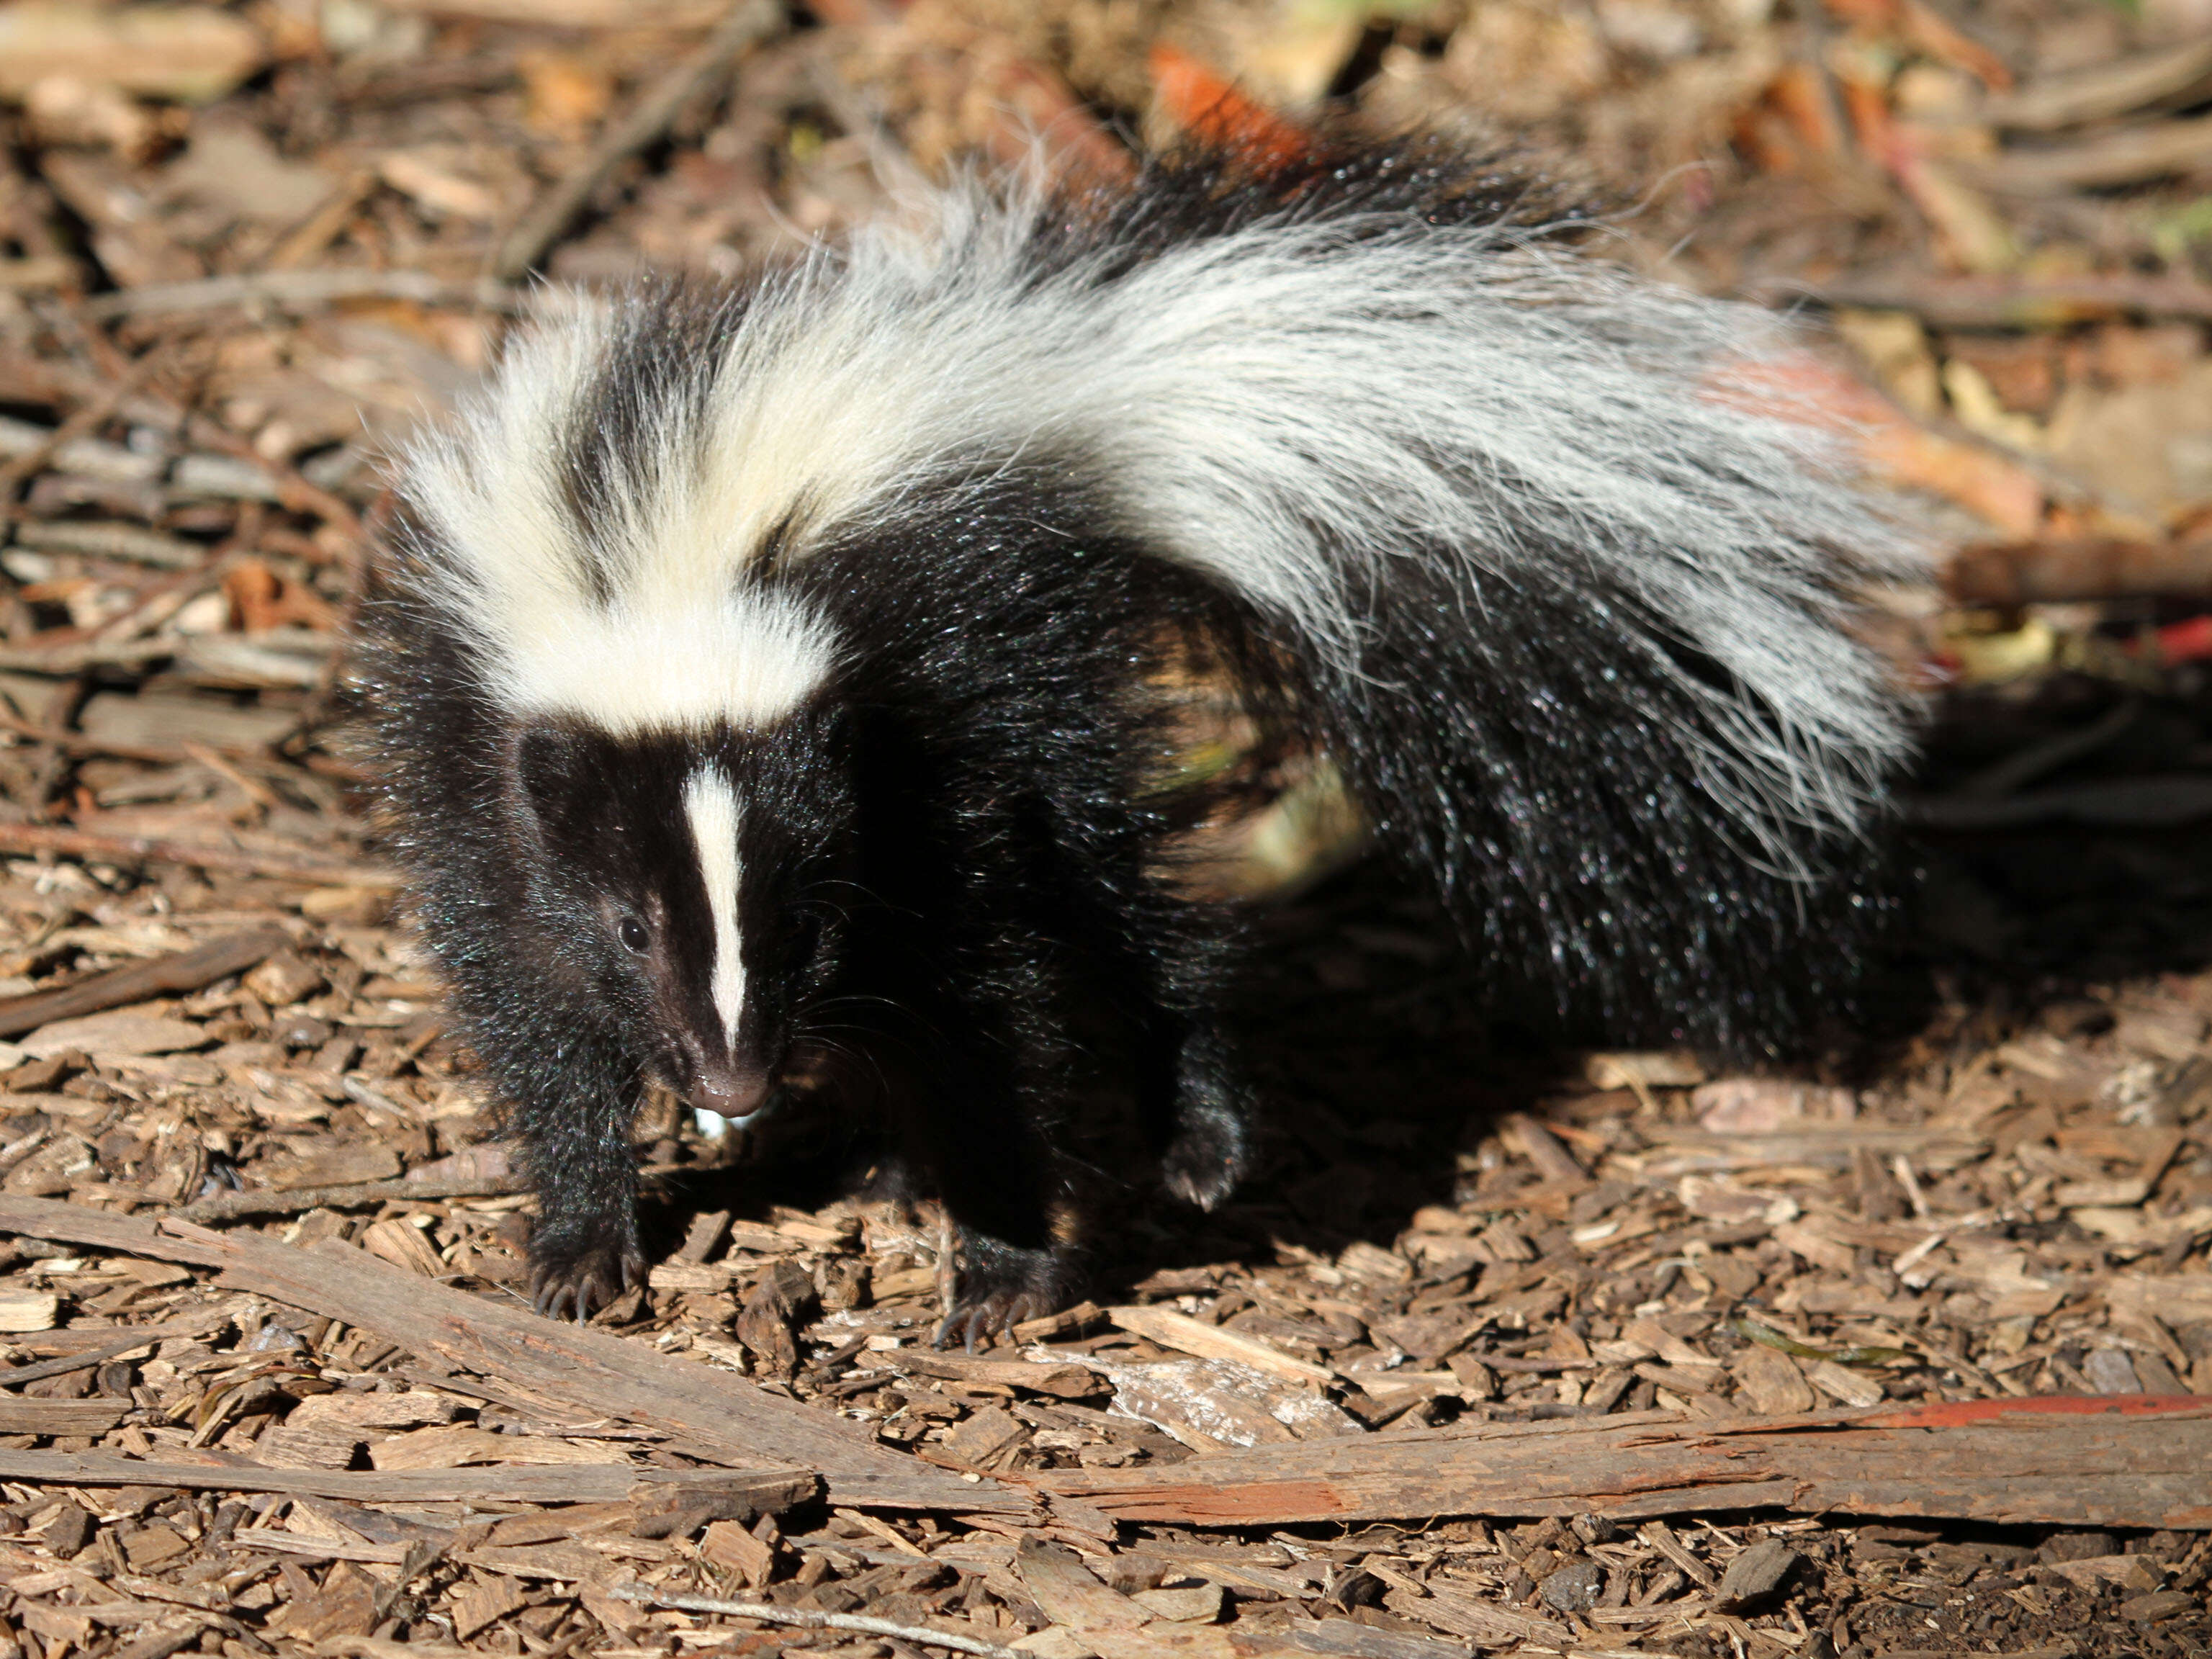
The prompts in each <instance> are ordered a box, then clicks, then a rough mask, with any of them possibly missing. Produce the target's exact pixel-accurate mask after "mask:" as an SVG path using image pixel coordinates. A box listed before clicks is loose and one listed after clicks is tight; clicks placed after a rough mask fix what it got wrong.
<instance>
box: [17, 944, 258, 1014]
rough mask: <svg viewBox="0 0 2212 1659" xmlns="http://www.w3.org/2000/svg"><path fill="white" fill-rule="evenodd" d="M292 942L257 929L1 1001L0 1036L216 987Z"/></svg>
mask: <svg viewBox="0 0 2212 1659" xmlns="http://www.w3.org/2000/svg"><path fill="white" fill-rule="evenodd" d="M290 944H291V940H290V939H289V938H287V937H286V936H285V935H284V934H283V933H282V932H281V931H279V930H278V929H276V928H274V927H257V928H254V929H252V930H251V931H250V932H247V933H230V934H228V935H226V936H225V937H223V938H222V939H210V940H209V941H208V942H207V943H206V944H205V945H196V946H195V947H193V948H192V949H191V950H189V951H179V952H177V953H176V954H175V955H174V956H167V957H156V958H155V959H154V960H153V961H151V962H134V963H131V964H130V965H129V966H128V967H125V968H117V969H112V970H110V971H109V972H107V973H105V974H95V975H93V976H92V977H91V978H90V979H87V980H80V981H78V982H77V983H76V984H75V985H70V986H65V987H63V988H62V989H60V990H58V991H33V993H31V994H29V995H28V996H20V997H9V998H7V999H6V1000H0V1037H9V1036H15V1035H17V1034H18V1033H19V1032H22V1031H34V1030H37V1029H38V1028H39V1027H40V1026H41V1025H48V1024H52V1023H53V1022H54V1021H56V1020H61V1019H75V1018H77V1017H78V1016H80V1015H82V1014H96V1013H98V1012H100V1010H102V1009H104V1008H120V1007H123V1006H126V1005H127V1004H130V1003H133V1002H145V1001H147V1000H150V999H152V998H154V997H159V996H178V995H181V994H184V993H185V992H187V991H197V990H198V989H200V988H201V987H204V986H208V985H212V984H214V983H215V982H216V981H217V980H219V979H226V978H228V977H229V976H230V975H233V974H235V973H239V972H240V971H242V970H243V969H248V968H251V967H252V966H253V965H254V964H255V963H258V962H261V961H264V960H265V959H266V958H267V957H270V956H272V955H274V954H275V953H276V951H282V950H283V949H284V948H285V947H286V946H287V945H290Z"/></svg>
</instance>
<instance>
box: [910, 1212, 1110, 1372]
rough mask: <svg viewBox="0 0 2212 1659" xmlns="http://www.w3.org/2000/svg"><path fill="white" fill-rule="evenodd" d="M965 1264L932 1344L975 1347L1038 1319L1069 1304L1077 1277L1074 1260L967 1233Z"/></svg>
mask: <svg viewBox="0 0 2212 1659" xmlns="http://www.w3.org/2000/svg"><path fill="white" fill-rule="evenodd" d="M964 1244H965V1249H964V1250H963V1255H965V1256H966V1257H967V1261H968V1265H967V1267H965V1269H963V1272H962V1273H961V1275H960V1292H959V1295H958V1297H957V1298H956V1299H955V1300H954V1302H953V1304H952V1311H951V1312H950V1313H948V1314H946V1315H945V1318H944V1320H943V1321H942V1322H940V1323H939V1325H938V1328H937V1335H936V1338H935V1345H936V1346H938V1347H939V1348H949V1347H951V1346H953V1344H955V1343H956V1342H957V1343H958V1344H959V1345H960V1346H962V1347H963V1348H965V1349H966V1350H967V1351H968V1352H969V1353H973V1352H975V1345H976V1344H977V1343H978V1342H981V1341H987V1340H989V1339H990V1338H992V1337H994V1336H996V1335H997V1334H999V1333H1000V1331H1006V1330H1011V1329H1012V1328H1014V1327H1015V1326H1017V1325H1018V1324H1020V1323H1021V1322H1023V1321H1024V1320H1027V1319H1042V1318H1043V1317H1044V1316H1046V1315H1048V1314H1053V1313H1057V1312H1059V1311H1060V1309H1062V1308H1063V1307H1065V1306H1066V1305H1067V1303H1068V1300H1069V1298H1070V1297H1072V1295H1073V1292H1074V1289H1075V1285H1076V1281H1077V1278H1078V1274H1077V1272H1076V1267H1075V1264H1074V1262H1073V1260H1072V1259H1071V1258H1070V1257H1069V1256H1068V1255H1066V1253H1063V1252H1061V1251H1057V1250H1024V1249H1017V1248H1016V1247H1015V1246H1013V1245H1012V1244H1001V1243H999V1242H998V1241H997V1240H996V1239H979V1238H977V1237H975V1236H974V1235H973V1234H969V1236H968V1237H967V1238H966V1239H965V1241H964Z"/></svg>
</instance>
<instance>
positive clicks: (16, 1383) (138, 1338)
mask: <svg viewBox="0 0 2212 1659" xmlns="http://www.w3.org/2000/svg"><path fill="white" fill-rule="evenodd" d="M230 1319H231V1311H230V1310H229V1309H228V1308H218V1309H213V1310H210V1311H209V1312H208V1313H206V1314H204V1315H203V1316H201V1317H199V1318H197V1319H179V1320H173V1321H171V1322H169V1323H168V1324H166V1325H141V1326H138V1327H137V1328H135V1329H126V1330H124V1331H122V1332H121V1333H120V1334H118V1335H117V1340H114V1341H112V1342H103V1343H101V1344H100V1346H98V1347H96V1348H87V1349H85V1350H84V1351H83V1352H80V1353H65V1354H58V1355H56V1356H55V1357H54V1358H52V1359H40V1360H35V1361H33V1363H32V1364H28V1365H18V1366H16V1367H15V1369H14V1370H9V1371H0V1383H4V1384H5V1385H6V1386H7V1387H9V1388H11V1389H16V1388H21V1386H22V1385H23V1384H24V1383H37V1382H40V1381H41V1380H43V1379H44V1378H46V1377H49V1376H68V1375H69V1374H70V1372H72V1371H82V1370H90V1369H91V1368H92V1367H93V1366H94V1365H105V1364H106V1363H107V1362H108V1361H109V1360H111V1359H120V1358H122V1357H123V1356H124V1355H125V1354H126V1353H129V1352H132V1351H133V1350H134V1349H137V1348H150V1347H153V1346H155V1345H157V1344H159V1343H162V1342H167V1341H168V1340H170V1339H171V1338H173V1337H180V1336H181V1337H192V1336H198V1335H200V1334H202V1333H203V1332H205V1331H209V1330H211V1329H213V1328H215V1327H216V1326H217V1325H227V1324H228V1323H229V1322H230ZM100 1334H101V1335H103V1336H104V1335H108V1334H111V1333H108V1332H105V1331H103V1332H101V1333H100ZM15 1340H17V1341H19V1342H21V1341H23V1340H26V1339H25V1338H23V1337H21V1336H18V1337H17V1338H16V1339H15Z"/></svg>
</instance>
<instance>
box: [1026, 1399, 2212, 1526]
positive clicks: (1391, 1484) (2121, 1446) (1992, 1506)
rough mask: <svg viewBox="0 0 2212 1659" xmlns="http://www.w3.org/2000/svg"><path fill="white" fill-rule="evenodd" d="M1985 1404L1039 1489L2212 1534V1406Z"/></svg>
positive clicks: (1611, 1428) (1437, 1435) (1570, 1431)
mask: <svg viewBox="0 0 2212 1659" xmlns="http://www.w3.org/2000/svg"><path fill="white" fill-rule="evenodd" d="M1973 1405H1974V1407H1975V1408H1976V1410H1977V1412H1978V1413H1980V1414H1961V1413H1964V1412H1965V1408H1962V1407H1939V1408H1932V1409H1930V1410H1927V1411H1921V1412H1893V1411H1881V1410H1876V1411H1873V1412H1838V1413H1822V1414H1820V1415H1817V1416H1806V1417H1800V1418H1783V1419H1773V1418H1766V1419H1751V1418H1747V1419H1740V1420H1735V1421H1729V1422H1708V1423H1700V1424H1695V1425H1692V1424H1680V1425H1666V1426H1662V1425H1651V1424H1643V1425H1637V1426H1633V1427H1626V1426H1616V1424H1617V1419H1594V1420H1590V1421H1587V1422H1582V1423H1571V1424H1569V1425H1486V1426H1484V1427H1482V1428H1479V1429H1475V1430H1472V1431H1469V1430H1464V1429H1446V1430H1439V1431H1433V1432H1413V1433H1406V1434H1400V1435H1394V1436H1391V1437H1387V1438H1385V1439H1380V1440H1378V1439H1359V1440H1356V1441H1350V1442H1346V1441H1339V1440H1322V1441H1305V1442H1302V1443H1299V1444H1297V1445H1291V1446H1268V1447H1266V1448H1264V1449H1255V1450H1251V1451H1241V1452H1225V1453H1223V1454H1221V1455H1217V1456H1212V1457H1206V1458H1200V1459H1195V1460H1194V1461H1193V1462H1188V1463H1182V1464H1176V1465H1173V1466H1170V1467H1167V1468H1144V1469H1132V1470H1116V1469H1104V1468H1097V1469H1084V1470H1057V1471H1054V1472H1052V1473H1050V1474H1040V1475H1037V1476H1035V1477H1032V1478H1033V1479H1034V1480H1036V1483H1037V1484H1038V1485H1039V1486H1042V1487H1044V1488H1045V1489H1046V1490H1048V1491H1050V1492H1054V1493H1057V1494H1060V1495H1064V1496H1066V1497H1071V1498H1079V1499H1081V1500H1082V1501H1083V1502H1085V1503H1086V1504H1091V1505H1092V1506H1094V1507H1096V1508H1097V1509H1100V1510H1104V1511H1105V1512H1106V1513H1107V1514H1109V1515H1111V1516H1115V1518H1117V1519H1120V1520H1123V1521H1137V1522H1147V1523H1153V1524H1163V1523H1164V1524H1176V1523H1182V1524H1186V1525H1196V1526H1238V1527H1243V1526H1281V1525H1288V1524H1293V1523H1297V1522H1315V1521H1380V1520H1390V1519H1401V1518H1407V1517H1425V1516H1452V1515H1487V1516H1547V1515H1575V1514H1580V1513H1583V1512H1586V1511H1591V1510H1595V1511H1597V1512H1600V1513H1603V1514H1606V1515H1609V1516H1613V1517H1614V1518H1616V1519H1628V1518H1638V1517H1644V1516H1661V1515H1679V1514H1688V1513H1693V1512H1695V1511H1696V1510H1700V1509H1710V1508H1716V1507H1717V1508H1726V1509H1753V1508H1765V1507H1779V1508H1783V1509H1788V1510H1796V1511H1797V1512H1799V1513H1807V1514H1838V1513H1840V1514H1851V1515H1896V1516H1931V1517H1947V1518H1956V1519H1966V1520H1977V1521H1983V1522H1991V1523H1997V1524H2005V1525H2039V1526H2066V1527H2107V1526H2123V1527H2145V1528H2169V1529H2173V1530H2183V1529H2199V1530H2201V1529H2212V1491H2208V1489H2207V1487H2206V1485H2205V1481H2204V1475H2203V1472H2204V1470H2205V1468H2208V1467H2212V1399H2208V1398H2200V1397H2193V1396H2191V1397H2181V1398H2176V1399H2167V1400H2163V1401H2155V1400H2150V1399H2148V1397H2146V1396H2141V1395H2138V1396H2134V1397H2132V1398H2131V1399H2130V1400H2128V1401H2126V1402H2125V1403H2124V1404H2123V1403H2122V1401H2120V1399H2118V1397H2112V1398H2103V1399H2098V1400H2094V1401H2066V1402H2063V1405H2056V1404H2054V1402H2053V1401H2051V1400H2049V1399H2039V1400H2035V1401H1977V1402H1973ZM2065 1407H2073V1409H2067V1408H2065ZM1546 1428H1550V1429H1552V1430H1553V1431H1552V1432H1543V1430H1545V1429H1546Z"/></svg>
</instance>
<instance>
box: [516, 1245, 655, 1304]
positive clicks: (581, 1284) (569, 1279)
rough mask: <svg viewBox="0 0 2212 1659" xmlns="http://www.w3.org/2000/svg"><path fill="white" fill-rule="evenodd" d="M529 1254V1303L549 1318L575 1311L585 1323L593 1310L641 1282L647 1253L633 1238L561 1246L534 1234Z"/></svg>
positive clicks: (643, 1281) (610, 1302)
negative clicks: (626, 1241) (540, 1239)
mask: <svg viewBox="0 0 2212 1659" xmlns="http://www.w3.org/2000/svg"><path fill="white" fill-rule="evenodd" d="M530 1256H531V1263H530V1305H531V1307H532V1309H534V1310H536V1311H538V1313H541V1314H543V1315H544V1316H545V1317H546V1318H548V1319H560V1318H563V1317H565V1316H568V1314H569V1313H570V1312H572V1311H573V1312H574V1316H575V1320H576V1322H577V1323H578V1324H579V1325H584V1324H588V1323H590V1322H591V1317H592V1313H593V1311H594V1310H599V1309H604V1308H606V1307H608V1306H610V1305H611V1304H612V1303H613V1302H614V1300H615V1298H616V1297H619V1296H620V1295H621V1294H622V1293H623V1291H628V1290H634V1289H635V1288H636V1287H637V1286H638V1285H642V1284H643V1283H645V1256H644V1255H643V1253H642V1252H641V1251H640V1250H639V1249H638V1248H637V1246H636V1245H635V1244H629V1243H622V1244H584V1245H576V1246H564V1245H561V1244H558V1243H545V1244H540V1243H538V1242H537V1241H535V1240H532V1243H531V1247H530Z"/></svg>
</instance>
